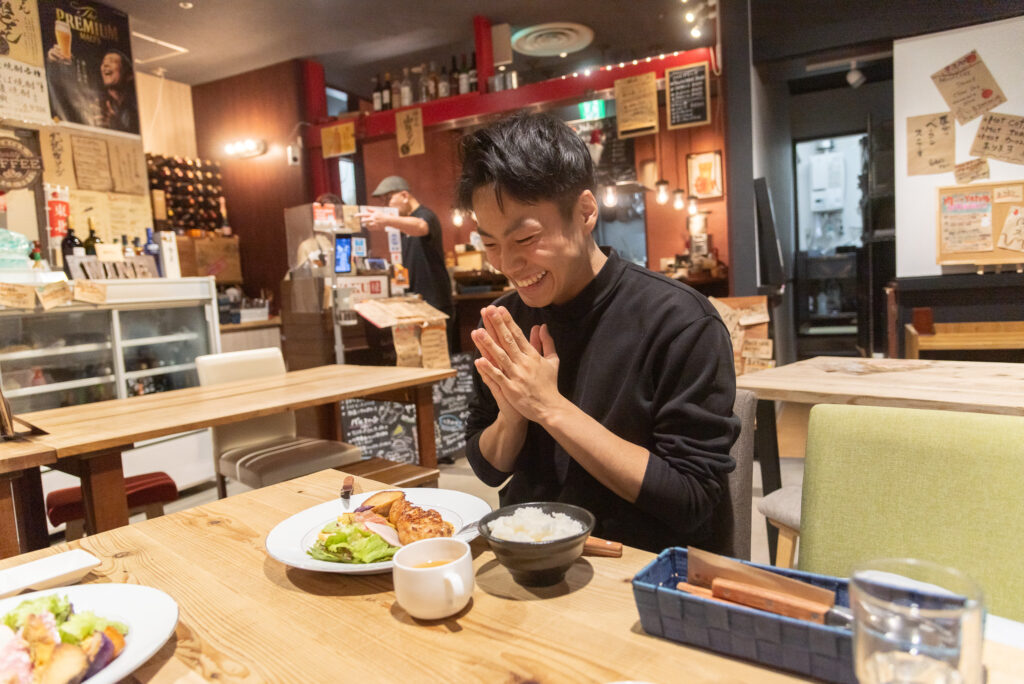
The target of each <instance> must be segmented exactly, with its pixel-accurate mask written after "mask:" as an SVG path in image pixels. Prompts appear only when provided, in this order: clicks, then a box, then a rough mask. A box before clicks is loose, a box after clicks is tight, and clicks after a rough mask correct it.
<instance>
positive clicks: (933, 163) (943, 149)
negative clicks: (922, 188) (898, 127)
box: [907, 112, 956, 176]
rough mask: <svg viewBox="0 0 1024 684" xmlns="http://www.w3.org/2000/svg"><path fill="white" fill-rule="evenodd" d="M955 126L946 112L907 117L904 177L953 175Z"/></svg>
mask: <svg viewBox="0 0 1024 684" xmlns="http://www.w3.org/2000/svg"><path fill="white" fill-rule="evenodd" d="M955 157H956V126H954V125H953V117H952V116H951V115H950V113H949V112H941V113H939V114H923V115H921V116H911V117H907V175H910V176H921V175H926V174H930V173H945V172H946V171H952V170H953V166H954V164H955Z"/></svg>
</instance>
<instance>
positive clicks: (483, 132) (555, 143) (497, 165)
mask: <svg viewBox="0 0 1024 684" xmlns="http://www.w3.org/2000/svg"><path fill="white" fill-rule="evenodd" d="M459 152H460V154H459V156H460V159H461V160H462V175H461V176H460V177H459V182H458V186H457V187H456V206H457V207H458V208H459V209H464V210H471V209H472V208H473V192H474V191H475V190H476V189H477V188H479V187H481V186H485V185H493V186H494V193H495V198H496V199H497V201H498V206H499V207H500V208H502V209H504V207H503V205H502V196H503V195H505V194H507V195H508V196H509V197H511V198H512V199H514V200H516V201H518V202H523V203H524V204H537V203H539V202H544V201H553V202H555V203H556V204H557V205H558V207H559V209H560V210H561V212H562V215H563V216H565V217H566V218H567V219H569V218H571V216H572V209H573V207H574V206H575V205H576V200H577V199H578V198H579V196H580V193H582V192H583V191H584V190H590V191H591V192H594V188H595V184H594V162H593V161H592V160H591V158H590V151H589V150H587V146H586V145H585V144H584V143H583V141H582V140H580V138H579V136H577V135H576V133H575V132H574V131H573V130H572V129H571V128H569V126H567V125H566V124H565V123H563V122H562V121H559V120H558V119H556V118H555V117H553V116H551V115H550V114H525V113H519V114H515V115H513V116H510V117H508V118H506V119H502V120H501V121H499V122H497V123H495V124H493V125H491V126H488V127H486V128H482V129H480V130H478V131H474V132H473V133H469V134H467V135H465V136H463V138H462V143H461V147H460V150H459Z"/></svg>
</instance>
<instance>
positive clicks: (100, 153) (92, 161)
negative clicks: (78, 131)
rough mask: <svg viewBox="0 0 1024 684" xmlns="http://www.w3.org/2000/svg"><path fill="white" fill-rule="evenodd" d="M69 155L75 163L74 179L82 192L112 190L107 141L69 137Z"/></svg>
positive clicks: (75, 136)
mask: <svg viewBox="0 0 1024 684" xmlns="http://www.w3.org/2000/svg"><path fill="white" fill-rule="evenodd" d="M71 154H72V157H73V159H74V163H75V179H76V180H77V181H78V182H77V185H78V187H79V188H80V189H82V190H102V191H107V190H113V189H114V179H113V178H112V177H111V175H110V155H109V153H108V152H107V141H106V140H103V139H101V138H93V137H86V136H84V135H72V136H71Z"/></svg>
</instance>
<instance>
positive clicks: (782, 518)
mask: <svg viewBox="0 0 1024 684" xmlns="http://www.w3.org/2000/svg"><path fill="white" fill-rule="evenodd" d="M802 495H803V487H801V486H800V485H789V486H788V487H781V488H780V489H776V490H775V491H774V492H772V493H771V494H769V495H768V496H766V497H764V498H763V499H761V500H760V501H758V502H757V510H758V511H760V512H761V515H763V516H764V517H765V518H767V519H768V522H769V523H771V524H772V526H774V527H775V528H776V529H778V531H779V545H778V547H777V548H776V550H775V565H776V566H777V567H780V568H792V567H793V561H794V559H795V558H796V545H797V541H798V540H799V539H800V499H801V496H802Z"/></svg>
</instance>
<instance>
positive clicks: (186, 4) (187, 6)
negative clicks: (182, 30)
mask: <svg viewBox="0 0 1024 684" xmlns="http://www.w3.org/2000/svg"><path fill="white" fill-rule="evenodd" d="M178 7H180V8H181V9H192V8H193V7H195V5H193V4H192V3H191V2H179V3H178Z"/></svg>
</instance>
